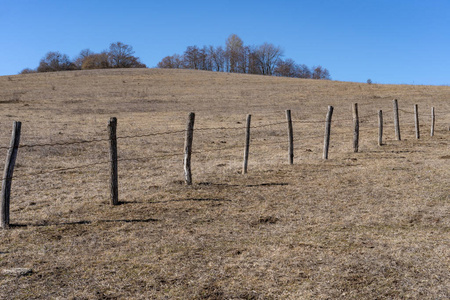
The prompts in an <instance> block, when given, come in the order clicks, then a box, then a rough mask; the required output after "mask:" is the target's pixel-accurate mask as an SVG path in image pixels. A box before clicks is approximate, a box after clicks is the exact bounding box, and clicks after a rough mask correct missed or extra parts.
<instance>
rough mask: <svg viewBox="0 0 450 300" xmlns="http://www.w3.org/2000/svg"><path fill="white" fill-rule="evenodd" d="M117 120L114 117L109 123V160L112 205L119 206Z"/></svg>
mask: <svg viewBox="0 0 450 300" xmlns="http://www.w3.org/2000/svg"><path fill="white" fill-rule="evenodd" d="M116 132H117V118H115V117H113V118H111V119H109V122H108V133H109V160H110V172H109V173H110V176H109V178H110V180H109V184H110V194H111V204H112V205H118V204H119V176H118V168H117V134H116Z"/></svg>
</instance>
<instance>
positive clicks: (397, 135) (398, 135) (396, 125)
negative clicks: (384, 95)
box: [394, 99, 401, 141]
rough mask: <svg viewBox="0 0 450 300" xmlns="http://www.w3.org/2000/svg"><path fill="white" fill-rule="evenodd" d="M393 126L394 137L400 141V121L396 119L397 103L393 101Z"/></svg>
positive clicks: (395, 100)
mask: <svg viewBox="0 0 450 300" xmlns="http://www.w3.org/2000/svg"><path fill="white" fill-rule="evenodd" d="M394 126H395V137H396V139H397V141H400V140H401V138H400V120H399V117H398V101H397V99H394Z"/></svg>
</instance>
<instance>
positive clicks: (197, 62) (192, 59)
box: [183, 46, 201, 70]
mask: <svg viewBox="0 0 450 300" xmlns="http://www.w3.org/2000/svg"><path fill="white" fill-rule="evenodd" d="M183 60H184V65H185V67H186V68H188V69H194V70H199V69H200V66H201V53H200V49H199V48H198V47H197V46H188V47H187V48H186V50H185V51H184V55H183Z"/></svg>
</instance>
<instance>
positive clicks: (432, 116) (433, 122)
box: [430, 106, 436, 136]
mask: <svg viewBox="0 0 450 300" xmlns="http://www.w3.org/2000/svg"><path fill="white" fill-rule="evenodd" d="M435 123H436V115H435V113H434V106H433V107H432V108H431V133H430V135H431V136H434V124H435Z"/></svg>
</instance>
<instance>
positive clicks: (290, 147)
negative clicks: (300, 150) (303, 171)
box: [286, 109, 294, 165]
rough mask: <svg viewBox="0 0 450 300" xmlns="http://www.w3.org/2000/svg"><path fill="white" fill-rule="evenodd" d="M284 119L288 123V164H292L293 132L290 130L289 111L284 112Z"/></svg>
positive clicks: (290, 119)
mask: <svg viewBox="0 0 450 300" xmlns="http://www.w3.org/2000/svg"><path fill="white" fill-rule="evenodd" d="M286 119H287V122H288V138H289V164H291V165H293V164H294V130H293V128H292V118H291V110H290V109H288V110H286Z"/></svg>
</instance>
